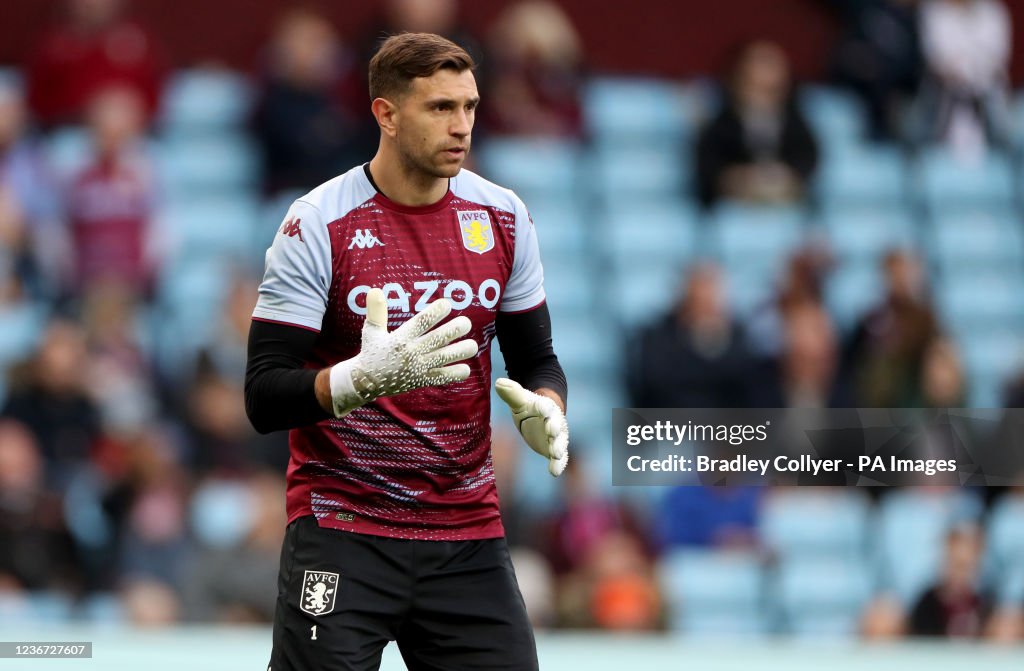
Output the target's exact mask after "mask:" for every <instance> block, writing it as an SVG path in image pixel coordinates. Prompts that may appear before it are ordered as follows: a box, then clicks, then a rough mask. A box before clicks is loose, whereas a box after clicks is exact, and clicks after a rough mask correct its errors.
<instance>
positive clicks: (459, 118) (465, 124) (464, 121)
mask: <svg viewBox="0 0 1024 671" xmlns="http://www.w3.org/2000/svg"><path fill="white" fill-rule="evenodd" d="M472 130H473V122H472V121H470V120H469V114H468V113H467V112H466V110H462V111H460V112H456V113H455V119H454V120H453V121H452V126H451V128H450V129H449V132H450V133H451V134H452V135H454V136H455V137H466V136H467V135H469V133H470V131H472Z"/></svg>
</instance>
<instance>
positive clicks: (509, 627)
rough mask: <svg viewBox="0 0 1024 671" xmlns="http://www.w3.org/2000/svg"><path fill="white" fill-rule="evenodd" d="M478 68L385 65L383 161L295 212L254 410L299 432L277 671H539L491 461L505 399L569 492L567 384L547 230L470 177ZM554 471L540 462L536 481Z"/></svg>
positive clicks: (415, 42)
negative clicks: (556, 340)
mask: <svg viewBox="0 0 1024 671" xmlns="http://www.w3.org/2000/svg"><path fill="white" fill-rule="evenodd" d="M473 67H474V64H473V62H472V59H471V58H470V57H469V55H468V54H467V53H466V52H465V51H464V50H463V49H461V48H460V47H458V46H457V45H455V44H453V43H451V42H449V41H448V40H445V39H443V38H441V37H438V36H436V35H430V34H422V33H412V34H403V35H399V36H395V37H391V38H389V39H387V40H386V41H385V42H384V44H383V45H382V46H381V48H380V50H379V51H378V53H377V54H376V55H375V57H374V58H373V60H372V61H371V63H370V73H369V82H370V99H371V101H372V103H371V109H372V112H373V114H374V116H375V118H376V120H377V123H378V125H379V126H380V130H381V139H380V146H379V149H378V151H377V154H376V155H375V156H374V157H373V159H372V160H371V161H369V162H368V163H366V164H364V165H361V166H357V167H355V168H353V169H351V170H349V171H348V172H346V173H344V174H342V175H340V176H339V177H336V178H335V179H333V180H331V181H329V182H327V183H325V184H322V185H320V186H319V187H317V188H315V189H313V190H312V191H311V192H310V193H308V194H307V195H305V196H303V197H301V198H299V199H298V200H296V201H295V203H294V204H293V205H292V207H291V208H290V209H289V211H288V213H287V215H286V216H285V219H284V223H283V224H282V225H281V228H280V229H279V231H278V233H277V235H276V236H275V239H274V242H273V244H272V245H271V248H270V249H269V251H268V252H267V258H266V269H265V274H264V278H263V282H262V284H261V285H260V295H259V300H258V302H257V305H256V308H255V310H254V312H253V321H252V326H251V330H250V334H249V360H248V366H247V371H246V384H245V396H246V411H247V413H248V415H249V418H250V420H251V421H252V423H253V425H254V426H255V427H256V428H257V429H258V430H259V431H261V432H268V431H277V430H285V429H287V430H289V450H290V460H289V465H288V473H287V502H286V503H287V510H288V528H287V530H286V533H285V540H284V546H283V548H282V553H281V569H280V573H279V576H278V601H277V609H276V613H275V618H274V634H273V650H272V653H271V661H270V666H269V669H270V670H271V671H293V670H298V669H302V670H303V671H318V670H325V671H326V670H327V669H332V670H334V669H360V670H362V669H377V668H378V667H379V665H380V660H381V653H382V651H383V648H384V646H385V645H386V644H387V643H388V641H397V643H398V647H399V650H400V651H401V654H402V656H403V658H404V659H405V662H406V665H407V666H408V668H409V669H412V670H414V671H415V670H417V669H469V668H473V669H516V670H523V669H536V668H537V667H538V664H537V655H536V648H535V644H534V639H533V633H532V631H531V629H530V625H529V622H528V620H527V617H526V610H525V607H524V604H523V600H522V596H521V595H520V592H519V588H518V585H517V583H516V580H515V575H514V572H513V569H512V565H511V562H510V560H509V554H508V548H507V545H506V543H505V540H504V529H503V527H502V524H501V517H500V515H499V512H498V495H497V491H496V489H495V481H494V471H493V467H492V463H491V455H490V410H491V408H490V387H491V385H490V382H491V366H490V347H491V343H492V340H493V339H494V338H495V337H496V338H497V340H498V343H499V345H500V346H501V349H502V352H503V354H504V357H505V362H506V367H507V369H508V375H509V378H510V379H500V380H498V382H497V384H496V391H497V393H498V396H499V397H500V398H501V399H502V400H503V401H504V402H505V404H507V406H508V411H509V412H511V415H512V417H513V420H514V422H515V424H516V426H517V427H518V429H519V431H520V432H521V433H522V435H523V438H524V440H525V442H526V443H527V444H528V445H529V446H530V447H531V448H532V449H533V450H534V451H535V452H537V453H538V454H540V455H541V456H542V457H543V458H544V459H545V460H546V464H545V466H546V468H547V470H548V471H549V472H550V473H551V474H552V475H555V476H557V475H560V474H561V472H562V470H563V469H564V468H565V466H566V463H567V461H568V458H569V455H568V440H569V430H568V426H567V424H566V421H565V416H564V411H565V398H566V391H567V385H566V381H565V375H564V374H563V372H562V369H561V367H560V366H559V364H558V359H557V358H556V356H555V354H554V351H553V348H552V342H551V320H550V317H549V314H548V310H547V307H546V303H545V294H544V287H543V271H542V269H541V263H540V253H539V248H538V244H537V237H536V233H535V231H534V226H533V222H532V221H531V220H530V216H529V214H528V213H527V211H526V207H525V206H524V205H523V203H522V201H521V200H519V198H518V197H516V196H515V194H513V193H512V192H511V191H509V190H507V189H504V188H502V187H499V186H497V185H495V184H492V183H490V182H488V181H486V180H484V179H482V178H481V177H479V176H477V175H475V174H473V173H471V172H469V171H467V170H463V169H462V163H463V161H464V160H465V157H466V154H467V152H468V151H469V148H470V141H471V131H472V128H473V121H474V116H475V111H476V106H477V103H478V102H479V96H478V94H477V89H476V83H475V81H474V78H473ZM540 467H541V463H540V462H538V468H540Z"/></svg>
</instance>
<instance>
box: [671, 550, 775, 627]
mask: <svg viewBox="0 0 1024 671" xmlns="http://www.w3.org/2000/svg"><path fill="white" fill-rule="evenodd" d="M658 572H659V575H660V578H661V583H662V586H663V588H664V594H665V596H666V599H667V601H668V603H667V606H668V608H669V622H670V626H671V628H672V629H673V630H675V631H679V632H681V633H686V634H693V635H718V636H727V635H733V636H736V635H744V636H749V635H757V634H764V633H767V632H766V627H765V619H764V611H763V607H764V597H765V594H764V572H763V570H762V568H761V564H760V561H759V559H758V558H757V556H756V555H754V554H748V553H742V552H728V551H720V550H693V549H683V550H674V551H672V552H670V553H668V554H667V555H665V557H664V558H662V560H661V562H660V563H659V565H658Z"/></svg>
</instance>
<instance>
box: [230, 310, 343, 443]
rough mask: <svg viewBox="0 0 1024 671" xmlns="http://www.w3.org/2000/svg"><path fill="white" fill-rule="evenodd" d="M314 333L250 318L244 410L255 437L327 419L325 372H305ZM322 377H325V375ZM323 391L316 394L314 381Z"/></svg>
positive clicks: (330, 414) (328, 391)
mask: <svg viewBox="0 0 1024 671" xmlns="http://www.w3.org/2000/svg"><path fill="white" fill-rule="evenodd" d="M316 337H317V334H316V332H314V331H309V330H306V329H304V328H300V327H297V326H288V325H286V324H274V323H271V322H265V321H258V320H254V321H253V322H252V324H251V326H250V327H249V355H248V360H247V362H246V367H245V412H246V414H247V415H248V416H249V421H250V422H252V425H253V426H254V427H255V428H256V430H257V431H259V432H260V433H270V432H271V431H282V430H285V429H294V428H297V427H300V426H306V425H307V424H314V423H316V422H319V421H320V420H322V419H326V418H328V417H331V416H332V412H331V410H330V409H331V390H330V382H329V378H330V369H329V368H328V369H324V370H321V371H317V370H313V369H308V368H306V367H305V363H306V361H307V360H308V358H309V355H310V353H311V352H312V351H313V344H314V343H315V342H316ZM325 373H326V375H325ZM321 378H325V381H326V389H325V390H324V395H323V396H321V388H320V384H321V383H320V380H321Z"/></svg>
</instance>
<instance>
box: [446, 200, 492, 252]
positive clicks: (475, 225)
mask: <svg viewBox="0 0 1024 671" xmlns="http://www.w3.org/2000/svg"><path fill="white" fill-rule="evenodd" d="M455 214H456V216H457V217H458V219H459V231H460V232H461V233H462V245H463V247H465V248H466V249H468V250H469V251H471V252H476V253H477V254H483V253H484V252H489V251H491V250H492V249H494V231H493V230H491V217H490V215H489V214H488V213H487V210H472V211H465V212H456V213H455Z"/></svg>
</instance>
